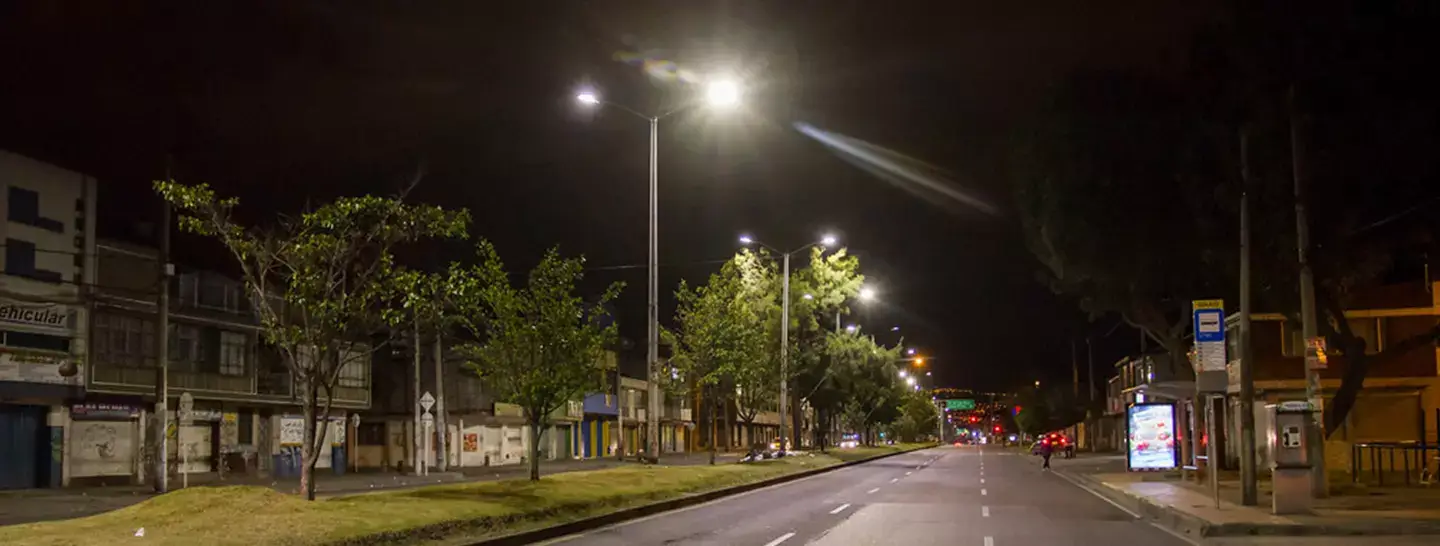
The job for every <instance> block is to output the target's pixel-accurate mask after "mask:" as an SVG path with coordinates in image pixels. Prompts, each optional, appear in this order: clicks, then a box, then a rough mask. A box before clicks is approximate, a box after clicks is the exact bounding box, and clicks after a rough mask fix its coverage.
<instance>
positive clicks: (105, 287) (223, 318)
mask: <svg viewBox="0 0 1440 546" xmlns="http://www.w3.org/2000/svg"><path fill="white" fill-rule="evenodd" d="M157 254H158V253H157V252H156V251H155V250H154V249H153V248H147V247H143V246H137V245H130V244H126V243H121V242H116V241H104V242H101V243H99V244H98V245H97V264H98V265H97V276H96V278H97V284H96V286H95V289H94V290H93V291H92V295H91V298H90V300H91V301H90V304H89V305H90V309H91V325H90V331H91V333H92V335H91V338H90V354H91V360H90V362H91V366H90V367H89V368H88V371H87V373H86V375H85V385H86V396H85V399H84V400H83V401H82V402H80V403H78V404H76V405H75V406H74V408H73V410H74V412H73V413H74V414H75V415H77V416H82V415H83V416H84V419H83V420H80V419H79V418H78V417H77V420H76V424H75V434H74V438H76V439H78V440H79V441H78V442H72V443H71V444H70V448H69V455H70V457H71V459H72V460H73V461H74V462H75V464H74V465H73V467H72V472H71V473H70V474H69V475H70V478H71V479H72V480H75V481H78V482H80V483H97V482H98V483H109V482H137V481H143V480H147V479H149V474H150V473H151V471H152V469H153V466H152V462H153V461H154V457H156V456H157V454H155V453H153V447H154V445H155V444H156V442H155V441H154V439H153V438H151V437H150V436H151V435H153V434H154V432H153V429H152V428H151V427H150V426H148V423H150V422H151V419H153V417H154V416H153V415H151V411H153V407H154V401H155V399H156V393H155V385H156V381H157V379H158V378H159V367H158V366H159V363H160V362H159V360H160V359H159V358H158V357H157V356H158V354H159V346H158V341H157V335H156V333H157V331H158V328H159V313H158V312H157V311H158V309H159V307H158V302H157V295H158V288H159V286H160V283H159V278H160V270H159V265H158V260H157ZM250 305H252V304H251V302H250V301H249V298H247V297H246V295H245V291H244V288H243V286H242V285H241V284H240V283H239V282H238V281H235V280H233V279H230V278H227V277H225V276H222V275H219V274H215V273H212V272H207V271H186V270H180V271H177V272H176V274H175V276H174V278H173V279H172V281H171V283H170V309H169V311H170V313H169V324H168V328H167V332H168V348H167V349H168V350H167V351H166V361H167V362H166V368H167V378H168V394H169V399H170V400H169V402H167V406H168V407H169V408H172V409H170V410H169V411H167V412H166V415H165V416H164V418H165V422H166V423H167V425H166V427H165V433H166V435H167V436H168V438H167V442H166V443H167V448H168V449H167V453H166V454H165V455H164V456H165V457H166V459H167V462H168V464H167V469H168V470H169V472H170V473H171V474H172V475H178V474H180V473H186V474H208V473H214V474H217V475H222V476H223V475H235V474H261V473H266V474H270V475H275V476H287V475H292V474H296V473H298V468H299V466H298V465H299V452H300V444H301V433H302V430H303V426H304V420H303V417H302V411H301V408H300V407H299V405H298V400H299V398H298V396H297V393H296V391H295V389H294V381H293V380H292V378H291V374H290V370H289V367H288V366H287V365H286V364H285V363H284V362H283V361H282V360H281V359H280V356H279V355H278V354H277V353H276V352H275V351H273V350H269V349H268V348H267V347H266V346H264V345H263V344H262V343H261V338H260V330H259V327H258V326H257V322H256V320H255V317H254V314H253V311H252V309H251V308H250ZM345 361H346V362H345V365H344V367H343V369H342V370H341V372H340V378H339V380H338V382H337V385H336V388H335V391H334V400H333V409H332V413H331V415H330V418H329V423H328V425H327V426H326V427H325V429H326V436H327V439H328V441H326V442H324V443H323V444H322V449H321V454H320V460H319V461H318V463H317V467H318V468H321V469H330V471H332V472H343V471H344V469H345V467H346V465H345V461H346V449H347V445H348V443H347V432H348V428H349V427H348V426H347V419H346V416H347V415H348V414H349V413H352V412H354V411H356V410H362V409H364V408H366V407H368V406H369V403H370V368H371V363H370V360H369V357H368V350H367V349H366V348H365V346H364V345H363V344H357V346H356V348H355V350H354V352H353V354H352V355H348V356H347V357H346V358H345ZM187 393H188V394H189V395H190V396H191V397H192V399H193V400H194V410H193V411H192V412H190V414H188V415H185V416H183V417H185V419H184V420H181V419H179V417H182V416H178V415H177V414H176V409H175V408H178V401H179V398H180V397H181V396H182V395H184V394H187Z"/></svg>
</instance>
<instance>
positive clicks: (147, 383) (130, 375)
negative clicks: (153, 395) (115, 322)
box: [93, 366, 254, 394]
mask: <svg viewBox="0 0 1440 546" xmlns="http://www.w3.org/2000/svg"><path fill="white" fill-rule="evenodd" d="M93 373H94V375H93V377H94V382H95V383H97V384H105V385H118V386H125V387H150V388H154V387H155V369H154V368H119V367H110V366H96V367H95V369H94V372H93ZM169 378H170V388H171V389H179V390H199V391H208V392H227V393H236V394H250V393H252V392H254V391H253V390H252V387H251V384H250V377H249V376H229V375H220V374H213V373H200V372H188V371H180V370H171V371H170V373H169Z"/></svg>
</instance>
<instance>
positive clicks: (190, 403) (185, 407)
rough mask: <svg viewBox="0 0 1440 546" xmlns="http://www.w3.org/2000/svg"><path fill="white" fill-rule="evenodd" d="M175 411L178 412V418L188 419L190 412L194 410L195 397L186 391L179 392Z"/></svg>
mask: <svg viewBox="0 0 1440 546" xmlns="http://www.w3.org/2000/svg"><path fill="white" fill-rule="evenodd" d="M176 411H179V412H180V420H182V421H185V420H189V419H190V414H191V413H193V412H194V411H195V397H194V396H191V395H190V393H188V392H184V393H180V407H179V408H177V410H176Z"/></svg>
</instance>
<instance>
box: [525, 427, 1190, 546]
mask: <svg viewBox="0 0 1440 546" xmlns="http://www.w3.org/2000/svg"><path fill="white" fill-rule="evenodd" d="M550 544H566V545H571V546H592V545H593V546H610V545H614V546H619V545H622V544H623V545H646V544H655V545H660V544H665V545H672V544H706V545H710V544H716V545H718V544H727V545H744V546H781V545H784V546H792V545H801V544H814V545H818V546H860V545H890V544H903V545H907V546H922V545H929V544H934V545H947V546H949V545H975V546H1021V545H1026V546H1028V545H1044V546H1066V545H1077V546H1079V545H1095V546H1113V545H1125V546H1142V545H1143V546H1184V545H1187V544H1188V542H1186V541H1185V540H1182V539H1180V538H1178V537H1175V536H1173V535H1171V534H1169V533H1167V532H1165V531H1162V530H1160V529H1159V528H1156V527H1154V526H1152V525H1150V524H1148V523H1145V522H1142V521H1136V520H1135V518H1134V517H1133V516H1131V515H1130V514H1127V513H1126V512H1124V511H1122V510H1120V509H1119V508H1116V507H1115V506H1113V505H1111V504H1109V503H1108V502H1106V501H1104V500H1102V499H1100V498H1099V497H1096V496H1094V495H1092V494H1090V493H1089V492H1087V491H1085V490H1083V489H1081V488H1079V487H1077V486H1075V485H1073V484H1072V483H1070V482H1069V481H1067V480H1065V479H1064V478H1062V477H1060V476H1058V475H1055V474H1051V473H1048V472H1041V471H1040V468H1039V458H1037V457H1029V456H1025V455H1021V454H1014V453H1012V452H1005V451H1001V450H998V449H986V448H980V447H959V448H957V447H940V448H935V449H928V450H923V451H918V452H913V453H907V454H904V455H897V456H894V457H889V458H886V459H881V460H878V461H874V462H870V463H865V464H861V465H856V466H852V467H849V468H844V469H840V470H836V471H834V472H827V473H824V474H820V475H817V476H813V477H810V478H806V479H802V480H798V481H795V482H791V483H787V484H781V485H777V486H773V487H769V488H765V489H760V490H756V491H753V492H750V493H747V494H743V495H737V496H734V497H729V498H725V499H720V500H717V501H714V502H711V503H708V504H703V505H699V506H695V507H691V508H687V509H682V510H677V511H673V512H667V513H664V514H658V515H655V516H652V517H649V518H644V519H640V520H636V521H632V522H628V523H622V524H618V525H614V526H610V527H606V528H602V529H597V530H595V531H591V532H587V533H584V534H580V535H574V536H570V537H565V538H561V539H558V540H555V541H551V542H550Z"/></svg>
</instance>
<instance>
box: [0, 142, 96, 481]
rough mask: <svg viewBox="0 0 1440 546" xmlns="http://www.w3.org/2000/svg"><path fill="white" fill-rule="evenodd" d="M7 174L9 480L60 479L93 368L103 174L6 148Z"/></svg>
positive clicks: (5, 450) (1, 432)
mask: <svg viewBox="0 0 1440 546" xmlns="http://www.w3.org/2000/svg"><path fill="white" fill-rule="evenodd" d="M0 183H3V184H4V191H3V192H0V200H3V202H0V209H3V210H5V211H6V212H5V221H4V222H0V238H3V240H4V246H5V253H4V254H5V255H4V258H3V262H0V273H3V274H0V489H28V488H34V487H58V486H60V485H63V484H64V483H65V482H66V480H67V476H68V473H67V472H66V467H67V466H69V465H70V463H71V461H70V460H69V458H68V457H65V456H64V449H65V445H66V443H67V437H69V436H71V435H72V434H73V430H72V427H71V426H70V417H71V415H70V408H69V406H70V404H71V403H73V402H75V401H78V400H80V399H82V398H83V396H84V387H85V384H84V379H83V378H84V373H85V370H86V369H87V368H88V363H87V359H86V343H85V340H86V339H87V337H88V333H87V331H86V329H87V326H88V325H89V318H88V316H87V309H86V307H85V304H84V302H85V289H84V287H86V286H89V285H91V284H92V283H93V278H94V274H95V270H94V263H95V260H94V256H95V221H94V219H95V196H96V180H95V179H94V178H91V177H89V176H86V175H83V174H81V173H77V172H74V171H69V170H66V169H63V168H60V167H57V166H54V165H50V164H47V163H44V162H41V161H37V160H34V159H30V158H27V157H23V156H20V155H17V154H14V153H10V152H5V151H0ZM57 454H58V455H59V456H56V455H57Z"/></svg>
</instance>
